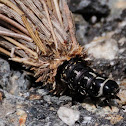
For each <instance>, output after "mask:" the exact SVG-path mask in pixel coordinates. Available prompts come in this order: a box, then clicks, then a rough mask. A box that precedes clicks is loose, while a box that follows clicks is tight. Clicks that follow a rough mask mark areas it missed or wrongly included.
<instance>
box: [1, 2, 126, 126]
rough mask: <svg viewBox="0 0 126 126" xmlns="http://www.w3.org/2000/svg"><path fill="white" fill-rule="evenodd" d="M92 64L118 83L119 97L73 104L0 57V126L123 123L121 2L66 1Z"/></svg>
mask: <svg viewBox="0 0 126 126" xmlns="http://www.w3.org/2000/svg"><path fill="white" fill-rule="evenodd" d="M68 2H69V7H70V9H71V11H72V12H73V13H74V19H75V25H76V30H77V32H76V34H77V38H78V41H79V43H80V44H81V45H82V46H84V47H85V49H86V50H87V54H88V57H87V59H86V60H89V62H90V63H91V65H90V66H91V67H92V68H93V69H94V70H96V71H97V72H98V73H100V74H102V75H103V76H107V77H110V78H113V79H114V80H115V81H116V82H117V83H118V84H119V85H120V89H121V90H120V92H119V94H118V95H119V97H120V98H121V101H118V100H115V101H113V102H112V109H110V108H109V107H108V106H104V107H103V106H102V107H101V106H98V107H97V108H96V106H95V105H93V104H92V102H91V101H88V102H87V101H85V102H83V103H79V102H77V103H76V104H75V105H72V102H71V101H72V99H71V97H68V96H61V97H56V96H52V95H50V94H49V93H48V90H46V89H44V88H42V87H41V84H40V83H35V78H33V77H32V76H31V73H30V72H29V71H28V70H26V69H25V68H24V67H23V66H21V65H19V64H17V63H14V62H11V61H8V60H7V58H5V56H3V55H0V101H1V103H0V126H19V125H20V126H67V125H71V126H113V125H114V126H126V0H97V1H95V0H68Z"/></svg>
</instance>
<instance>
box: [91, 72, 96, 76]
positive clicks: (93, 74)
mask: <svg viewBox="0 0 126 126" xmlns="http://www.w3.org/2000/svg"><path fill="white" fill-rule="evenodd" d="M89 74H91V75H92V76H93V77H96V76H97V75H96V74H95V73H92V72H89Z"/></svg>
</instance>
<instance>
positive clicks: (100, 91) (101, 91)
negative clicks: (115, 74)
mask: <svg viewBox="0 0 126 126" xmlns="http://www.w3.org/2000/svg"><path fill="white" fill-rule="evenodd" d="M108 80H109V79H106V80H105V81H104V82H103V83H102V84H101V87H100V89H99V92H98V95H97V96H96V97H100V96H101V95H102V94H103V87H104V85H105V83H106V82H107V81H108Z"/></svg>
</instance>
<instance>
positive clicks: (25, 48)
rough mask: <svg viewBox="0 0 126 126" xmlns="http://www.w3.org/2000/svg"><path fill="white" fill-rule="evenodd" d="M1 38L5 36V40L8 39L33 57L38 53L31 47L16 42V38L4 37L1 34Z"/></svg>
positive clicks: (36, 56)
mask: <svg viewBox="0 0 126 126" xmlns="http://www.w3.org/2000/svg"><path fill="white" fill-rule="evenodd" d="M3 38H5V39H6V40H8V41H9V42H11V43H13V44H14V45H16V46H17V47H19V48H21V49H23V50H25V51H26V52H28V53H29V54H31V55H33V56H34V58H35V59H37V58H38V54H37V53H36V52H33V51H32V50H31V49H29V48H27V47H26V46H24V45H22V44H20V43H19V42H17V41H16V40H14V39H12V38H9V37H5V36H3Z"/></svg>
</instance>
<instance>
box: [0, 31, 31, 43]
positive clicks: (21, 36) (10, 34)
mask: <svg viewBox="0 0 126 126" xmlns="http://www.w3.org/2000/svg"><path fill="white" fill-rule="evenodd" d="M0 36H9V37H13V38H18V39H24V40H26V41H28V42H32V41H33V40H32V39H31V38H30V37H28V36H25V35H21V34H17V33H11V32H9V31H3V30H1V29H0Z"/></svg>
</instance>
